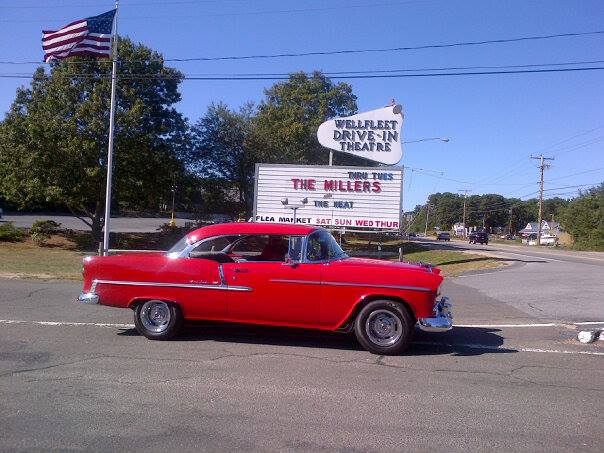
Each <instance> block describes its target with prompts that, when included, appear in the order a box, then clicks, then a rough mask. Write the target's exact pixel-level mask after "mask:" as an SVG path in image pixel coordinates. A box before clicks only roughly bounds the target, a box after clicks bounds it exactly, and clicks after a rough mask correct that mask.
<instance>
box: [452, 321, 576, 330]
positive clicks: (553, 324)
mask: <svg viewBox="0 0 604 453" xmlns="http://www.w3.org/2000/svg"><path fill="white" fill-rule="evenodd" d="M564 325H568V324H558V323H555V322H552V323H543V324H539V323H537V324H453V327H474V328H485V329H490V328H493V329H497V328H504V327H556V326H564Z"/></svg>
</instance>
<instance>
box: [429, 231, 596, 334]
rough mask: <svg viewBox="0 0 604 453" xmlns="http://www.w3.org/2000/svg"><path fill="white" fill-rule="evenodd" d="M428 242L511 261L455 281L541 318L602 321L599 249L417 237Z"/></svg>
mask: <svg viewBox="0 0 604 453" xmlns="http://www.w3.org/2000/svg"><path fill="white" fill-rule="evenodd" d="M421 242H422V243H425V244H428V245H430V246H431V247H439V248H454V249H456V250H465V251H469V252H472V253H478V254H485V255H488V256H494V257H498V258H499V259H502V260H505V261H506V262H508V263H511V265H509V266H507V267H506V268H505V269H503V270H498V271H496V272H491V273H486V274H475V275H466V276H463V277H459V278H458V279H456V281H460V282H461V281H463V285H464V286H466V287H468V288H472V289H475V290H477V291H479V292H480V293H481V294H483V295H484V296H487V297H489V298H492V299H494V300H496V301H498V302H499V303H505V304H508V305H510V306H512V307H515V308H517V309H518V310H520V311H522V312H524V313H526V314H527V315H528V316H529V317H531V318H535V319H539V320H541V321H546V322H549V321H575V322H583V321H604V303H603V302H602V294H604V253H598V252H575V251H563V250H557V249H553V250H552V249H548V248H543V247H539V248H537V247H529V246H513V245H506V244H494V243H491V244H489V245H480V244H468V243H466V242H462V241H451V242H447V243H443V242H437V241H429V240H422V241H421Z"/></svg>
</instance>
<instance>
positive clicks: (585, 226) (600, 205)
mask: <svg viewBox="0 0 604 453" xmlns="http://www.w3.org/2000/svg"><path fill="white" fill-rule="evenodd" d="M562 221H563V225H564V228H565V229H566V231H568V232H569V233H570V234H571V236H572V237H573V239H574V240H575V246H576V247H577V248H581V249H590V250H601V251H604V183H601V184H600V185H599V186H598V187H594V188H593V189H589V190H587V191H585V192H584V193H582V194H581V195H580V196H579V197H577V198H575V199H574V200H572V201H571V202H570V203H569V204H568V207H567V208H566V209H565V210H564V212H563V214H562Z"/></svg>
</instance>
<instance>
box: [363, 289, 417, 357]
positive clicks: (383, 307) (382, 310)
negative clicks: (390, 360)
mask: <svg viewBox="0 0 604 453" xmlns="http://www.w3.org/2000/svg"><path fill="white" fill-rule="evenodd" d="M413 331H414V327H413V321H412V319H411V316H410V315H409V313H408V312H407V310H406V309H405V308H404V307H403V306H402V305H401V304H399V303H396V302H393V301H390V300H376V301H373V302H370V303H368V304H367V305H366V306H365V307H363V309H362V310H361V312H360V313H359V314H358V316H357V318H356V320H355V323H354V332H355V335H356V337H357V340H358V342H359V343H360V344H361V345H362V346H363V347H364V348H365V349H366V350H368V351H369V352H372V353H373V354H380V355H394V354H400V353H401V352H403V351H404V350H405V349H406V348H407V346H408V345H409V342H410V341H411V338H412V337H413Z"/></svg>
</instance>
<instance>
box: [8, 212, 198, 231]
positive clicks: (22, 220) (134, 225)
mask: <svg viewBox="0 0 604 453" xmlns="http://www.w3.org/2000/svg"><path fill="white" fill-rule="evenodd" d="M37 220H54V221H55V222H57V223H60V224H61V227H62V228H67V229H70V230H79V231H90V227H88V226H87V225H86V224H85V223H84V222H82V221H81V220H80V219H78V218H77V217H73V216H68V215H45V214H32V215H22V214H4V215H3V216H2V219H1V220H0V222H12V223H13V225H14V226H15V227H17V228H30V227H31V226H32V225H33V223H34V222H35V221H37ZM169 221H170V219H169V218H161V217H112V218H111V231H112V232H114V233H154V232H156V231H157V230H158V229H159V227H160V226H161V225H164V224H166V223H168V222H169ZM186 222H191V220H189V219H178V218H177V219H176V225H177V226H184V225H185V223H186Z"/></svg>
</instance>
